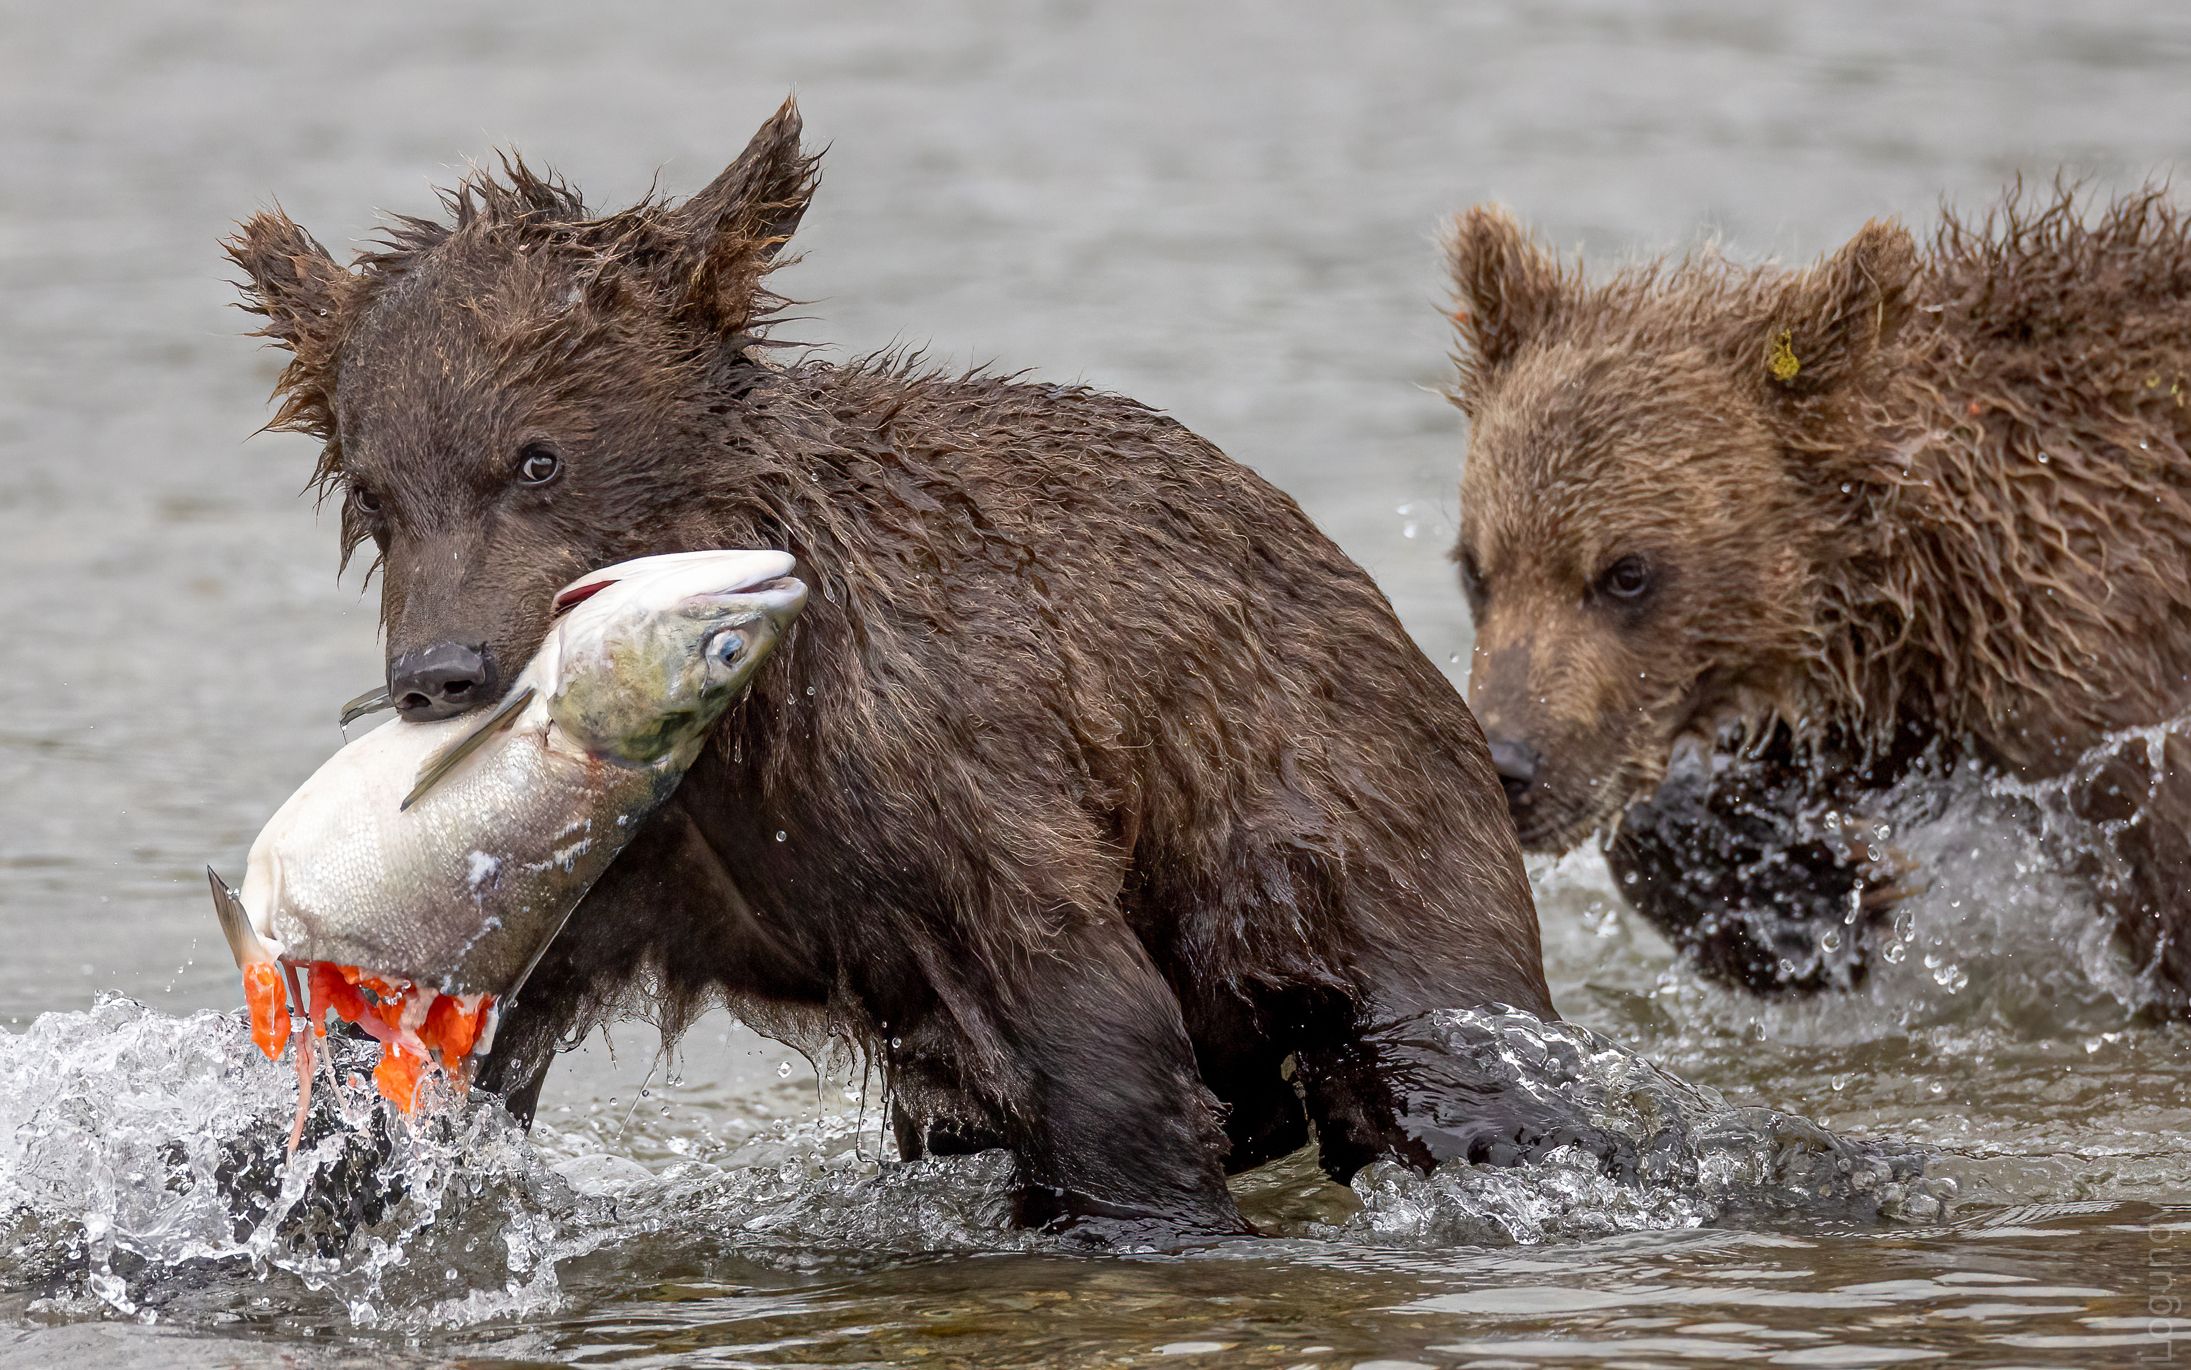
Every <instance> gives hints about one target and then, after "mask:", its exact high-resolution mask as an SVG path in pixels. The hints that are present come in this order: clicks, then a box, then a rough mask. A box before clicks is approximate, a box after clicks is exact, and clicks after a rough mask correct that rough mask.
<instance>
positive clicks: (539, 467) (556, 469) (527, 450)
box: [517, 442, 563, 485]
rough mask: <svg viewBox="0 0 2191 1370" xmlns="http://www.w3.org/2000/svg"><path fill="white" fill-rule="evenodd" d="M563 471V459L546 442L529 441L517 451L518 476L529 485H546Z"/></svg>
mask: <svg viewBox="0 0 2191 1370" xmlns="http://www.w3.org/2000/svg"><path fill="white" fill-rule="evenodd" d="M562 473H563V459H562V458H561V457H559V456H557V455H556V454H555V450H554V449H553V448H551V447H549V446H548V445H547V444H545V443H538V442H528V443H526V444H525V445H524V446H523V447H522V448H520V449H518V453H517V478H518V479H519V480H521V481H523V482H524V483H525V484H527V485H546V484H547V483H548V482H549V481H551V480H554V479H555V478H556V477H557V476H559V475H561V474H562Z"/></svg>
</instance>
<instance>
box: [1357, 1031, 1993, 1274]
mask: <svg viewBox="0 0 2191 1370" xmlns="http://www.w3.org/2000/svg"><path fill="white" fill-rule="evenodd" d="M1434 1018H1435V1032H1436V1033H1437V1035H1438V1037H1439V1038H1440V1039H1441V1040H1442V1045H1443V1046H1444V1048H1445V1049H1446V1050H1447V1051H1449V1052H1451V1053H1452V1054H1453V1055H1454V1056H1456V1057H1458V1058H1460V1059H1462V1060H1465V1061H1467V1062H1468V1063H1469V1064H1470V1066H1471V1068H1472V1069H1473V1071H1474V1072H1475V1073H1476V1075H1477V1076H1478V1077H1479V1078H1481V1079H1483V1080H1485V1081H1487V1082H1494V1083H1495V1084H1496V1085H1497V1086H1499V1087H1501V1088H1505V1089H1511V1090H1514V1091H1518V1092H1520V1093H1522V1094H1526V1095H1528V1096H1530V1097H1533V1098H1534V1099H1536V1100H1537V1101H1539V1102H1540V1103H1541V1104H1542V1105H1543V1106H1544V1108H1545V1109H1547V1110H1558V1111H1564V1112H1565V1113H1567V1114H1568V1115H1569V1116H1571V1117H1572V1118H1573V1119H1574V1120H1575V1122H1576V1124H1577V1129H1578V1130H1579V1131H1581V1132H1583V1133H1586V1134H1587V1135H1588V1140H1587V1142H1585V1143H1583V1144H1571V1145H1566V1146H1561V1147H1558V1148H1557V1149H1555V1150H1552V1151H1550V1152H1548V1153H1546V1154H1544V1155H1542V1156H1540V1157H1537V1158H1535V1159H1533V1160H1532V1161H1530V1162H1528V1163H1526V1164H1524V1165H1519V1166H1512V1167H1505V1168H1500V1167H1490V1166H1471V1165H1457V1164H1450V1163H1449V1164H1446V1165H1443V1166H1440V1167H1439V1168H1438V1169H1437V1170H1436V1171H1435V1172H1433V1173H1432V1174H1430V1175H1428V1176H1423V1175H1419V1174H1417V1173H1416V1172H1414V1171H1412V1170H1409V1169H1407V1168H1405V1167H1402V1166H1399V1165H1396V1164H1392V1163H1390V1162H1385V1163H1380V1164H1378V1165H1374V1166H1371V1167H1369V1168H1367V1169H1365V1170H1364V1171H1363V1172H1362V1173H1361V1174H1359V1175H1357V1176H1356V1177H1355V1178H1354V1182H1353V1188H1354V1191H1355V1193H1356V1195H1357V1196H1358V1197H1359V1198H1360V1199H1361V1202H1362V1211H1361V1213H1360V1214H1358V1215H1357V1216H1355V1217H1354V1218H1352V1219H1350V1220H1349V1221H1347V1222H1345V1223H1344V1224H1340V1225H1338V1226H1337V1227H1336V1228H1335V1229H1334V1231H1335V1233H1336V1235H1338V1236H1340V1237H1341V1238H1343V1239H1353V1240H1362V1241H1368V1242H1373V1243H1376V1244H1380V1245H1389V1244H1395V1243H1398V1244H1407V1245H1434V1246H1442V1245H1453V1244H1483V1243H1501V1244H1503V1243H1509V1242H1513V1243H1534V1242H1543V1241H1549V1240H1556V1239H1577V1238H1586V1237H1598V1236H1605V1235H1608V1234H1611V1233H1615V1232H1635V1231H1645V1230H1664V1229H1669V1228H1687V1227H1702V1226H1713V1225H1741V1226H1759V1225H1764V1226H1770V1225H1774V1224H1777V1223H1781V1222H1787V1221H1798V1222H1802V1223H1805V1224H1815V1223H1818V1222H1821V1221H1839V1222H1845V1223H1870V1222H1876V1221H1878V1220H1880V1219H1888V1220H1894V1221H1903V1222H1931V1221H1935V1220H1938V1219H1940V1218H1941V1217H1943V1216H1944V1215H1945V1214H1946V1212H1947V1210H1948V1207H1949V1206H1950V1205H1951V1204H1952V1203H1953V1201H1954V1199H1955V1195H1956V1189H1957V1184H1956V1181H1955V1180H1954V1179H1953V1178H1952V1177H1949V1176H1946V1175H1928V1174H1927V1173H1926V1170H1927V1160H1928V1158H1927V1157H1926V1156H1925V1155H1924V1154H1922V1153H1920V1152H1919V1151H1917V1150H1916V1149H1915V1148H1912V1147H1908V1146H1902V1145H1898V1144H1880V1143H1869V1142H1857V1141H1850V1140H1846V1139H1844V1138H1841V1137H1837V1136H1835V1135H1834V1134H1833V1133H1831V1132H1828V1131H1827V1130H1826V1129H1825V1128H1822V1127H1820V1126H1818V1125H1817V1124H1815V1123H1812V1122H1809V1121H1807V1120H1805V1119H1803V1118H1799V1117H1795V1116H1793V1115H1791V1114H1787V1113H1781V1112H1778V1111H1776V1110H1773V1109H1769V1108H1763V1107H1758V1106H1754V1105H1745V1106H1738V1105H1734V1104H1730V1103H1729V1102H1728V1101H1727V1100H1726V1098H1725V1097H1723V1096H1722V1095H1721V1094H1719V1092H1718V1091H1716V1090H1712V1089H1707V1088H1704V1087H1701V1086H1698V1085H1692V1084H1689V1083H1687V1082H1686V1081H1683V1080H1680V1079H1677V1078H1675V1077H1674V1076H1672V1075H1670V1074H1668V1073H1667V1072H1665V1071H1664V1070H1661V1069H1660V1068H1659V1067H1658V1066H1656V1065H1653V1064H1652V1063H1651V1062H1650V1061H1648V1060H1646V1059H1644V1058H1643V1057H1642V1056H1639V1055H1637V1054H1636V1053H1634V1052H1632V1051H1629V1050H1627V1049H1625V1048H1623V1047H1621V1046H1619V1045H1617V1044H1616V1043H1613V1042H1611V1041H1608V1040H1607V1039H1606V1038H1604V1037H1601V1036H1599V1035H1598V1034H1596V1033H1594V1032H1591V1031H1590V1030H1588V1029H1587V1028H1583V1027H1578V1026H1576V1025H1575V1024H1572V1023H1558V1022H1554V1023H1547V1022H1544V1021H1543V1020H1541V1019H1539V1018H1537V1017H1535V1016H1534V1015H1532V1014H1528V1013H1523V1012H1520V1011H1517V1010H1504V1011H1497V1010H1487V1011H1446V1012H1441V1013H1438V1014H1436V1015H1434Z"/></svg>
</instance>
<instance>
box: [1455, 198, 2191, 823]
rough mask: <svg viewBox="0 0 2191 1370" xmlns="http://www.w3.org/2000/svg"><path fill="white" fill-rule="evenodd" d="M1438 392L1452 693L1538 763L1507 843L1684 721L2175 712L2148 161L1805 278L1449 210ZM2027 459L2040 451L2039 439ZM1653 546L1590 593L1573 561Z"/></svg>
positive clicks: (2179, 628)
mask: <svg viewBox="0 0 2191 1370" xmlns="http://www.w3.org/2000/svg"><path fill="white" fill-rule="evenodd" d="M1448 251H1449V259H1450V261H1451V264H1452V267H1453V271H1454V282H1455V292H1456V296H1457V305H1458V307H1457V309H1456V312H1455V322H1456V325H1457V327H1458V329H1459V334H1460V342H1461V347H1460V352H1459V355H1458V357H1457V363H1458V366H1459V377H1460V384H1459V388H1458V391H1457V394H1456V400H1457V402H1458V403H1459V404H1460V406H1461V407H1462V409H1463V410H1464V411H1466V412H1467V414H1468V415H1469V418H1470V437H1469V454H1468V459H1467V465H1466V468H1465V471H1464V475H1463V479H1462V526H1463V531H1462V536H1461V539H1460V544H1459V546H1458V547H1457V548H1456V553H1455V554H1456V557H1457V559H1458V560H1460V562H1461V564H1462V568H1463V581H1464V584H1472V596H1473V597H1474V598H1475V599H1476V601H1477V610H1478V613H1477V619H1478V632H1479V635H1480V636H1479V640H1478V645H1477V652H1476V656H1475V660H1474V662H1473V665H1472V669H1471V680H1470V691H1471V700H1472V702H1473V703H1475V704H1476V705H1477V708H1478V712H1479V714H1480V715H1481V716H1482V717H1483V719H1484V723H1485V728H1486V731H1487V732H1488V733H1490V734H1491V736H1492V737H1493V738H1494V739H1498V738H1500V737H1502V736H1508V737H1516V738H1522V739H1526V740H1527V741H1528V742H1529V744H1530V745H1532V746H1534V747H1535V748H1536V749H1537V751H1538V752H1540V753H1541V754H1542V756H1543V770H1542V773H1541V775H1540V778H1539V782H1538V786H1537V789H1536V790H1535V791H1534V792H1533V795H1532V798H1534V799H1535V800H1536V801H1537V802H1536V803H1535V804H1534V811H1533V812H1532V805H1531V804H1530V803H1529V802H1528V801H1524V802H1523V803H1521V804H1519V805H1517V818H1518V819H1519V820H1520V821H1521V822H1522V826H1523V835H1524V839H1525V841H1526V842H1529V843H1531V844H1533V845H1539V846H1545V847H1552V848H1558V847H1564V846H1567V845H1570V844H1572V843H1573V842H1574V841H1575V840H1577V839H1579V838H1580V837H1582V836H1583V835H1584V834H1586V833H1587V832H1588V831H1590V830H1591V829H1592V828H1594V827H1597V826H1601V825H1602V824H1604V823H1605V822H1607V821H1609V820H1610V819H1611V818H1612V817H1613V816H1615V815H1616V814H1617V813H1618V812H1619V811H1620V809H1621V808H1622V807H1623V806H1624V805H1625V804H1626V803H1628V802H1629V801H1631V800H1634V799H1636V798H1639V797H1641V795H1642V794H1644V793H1647V792H1648V791H1649V789H1650V788H1651V787H1652V785H1653V784H1654V783H1655V781H1656V778H1657V776H1658V774H1659V773H1660V769H1661V768H1662V767H1663V765H1664V762H1665V759H1666V754H1667V750H1668V748H1669V747H1670V746H1671V745H1672V744H1673V742H1674V741H1675V740H1676V739H1677V737H1678V736H1679V735H1681V734H1682V733H1684V732H1704V733H1713V732H1715V731H1717V730H1718V729H1719V728H1720V727H1721V726H1722V725H1726V724H1734V725H1749V726H1756V725H1759V724H1762V723H1765V722H1767V721H1770V720H1772V719H1774V718H1779V719H1783V720H1786V721H1788V722H1791V723H1793V724H1795V725H1796V727H1797V728H1798V730H1799V732H1800V733H1801V734H1802V735H1803V736H1804V737H1806V738H1808V739H1810V740H1812V741H1813V742H1819V741H1822V740H1825V739H1828V738H1830V739H1832V740H1833V742H1834V744H1835V745H1836V746H1841V747H1847V748H1849V749H1851V750H1853V752H1854V753H1855V755H1856V757H1857V758H1858V759H1861V757H1862V756H1864V755H1865V754H1868V753H1870V752H1873V751H1876V750H1877V749H1878V748H1880V747H1881V746H1883V745H1884V744H1885V743H1886V741H1887V740H1888V739H1890V738H1894V737H1898V736H1902V737H1906V736H1907V735H1908V733H1907V730H1909V729H1912V728H1914V729H1917V730H1918V731H1920V732H1923V733H1926V734H1928V735H1932V736H1936V737H1938V738H1940V739H1942V740H1943V741H1944V742H1945V743H1947V744H1948V745H1950V746H1952V747H1954V748H1956V749H1959V750H1964V751H1969V752H1972V753H1975V754H1978V755H1981V756H1984V757H1988V758H1991V759H1994V760H1998V761H2000V762H2002V763H2004V764H2008V765H2011V766H2015V767H2019V768H2030V767H2040V768H2044V767H2050V766H2057V765H2059V764H2060V763H2061V762H2062V760H2063V759H2064V758H2065V757H2066V756H2072V755H2075V754H2076V753H2077V752H2078V751H2080V750H2081V749H2083V748H2085V747H2088V746H2090V745H2092V744H2093V742H2094V741H2095V740H2096V739H2097V738H2098V737H2099V736H2100V735H2101V734H2102V733H2104V732H2105V731H2107V730H2109V729H2112V728H2120V727H2124V726H2128V725H2130V724H2134V723H2140V722H2150V721H2153V720H2155V719H2157V718H2160V717H2165V716H2167V715H2168V714H2170V713H2171V712H2174V711H2177V710H2181V709H2182V708H2184V707H2185V706H2186V704H2187V703H2191V697H2187V694H2186V690H2185V686H2184V679H2185V675H2186V672H2191V460H2187V459H2186V456H2185V444H2186V442H2187V440H2191V407H2187V406H2186V405H2185V403H2184V396H2185V392H2186V390H2191V234H2187V229H2186V224H2185V220H2184V219H2183V217H2182V216H2181V215H2180V214H2179V212H2178V211H2177V210H2176V209H2175V207H2174V206H2173V205H2172V204H2171V203H2170V202H2169V200H2168V199H2167V198H2166V195H2165V193H2164V192H2162V191H2160V190H2156V189H2148V190H2146V191H2144V192H2141V193H2140V194H2137V195H2134V196H2131V197H2128V198H2126V199H2123V200H2121V201H2119V202H2117V203H2115V204H2114V205H2112V206H2109V207H2108V208H2106V209H2105V211H2104V212H2101V213H2099V214H2097V215H2096V216H2093V218H2092V219H2091V221H2090V222H2087V220H2086V218H2085V216H2084V215H2083V214H2082V213H2081V212H2080V209H2079V206H2078V204H2077V200H2076V196H2075V195H2074V194H2073V193H2072V191H2071V190H2069V189H2067V188H2064V187H2060V186H2057V187H2056V188H2055V190H2054V192H2053V193H2051V194H2049V195H2045V196H2042V197H2037V198H2036V199H2034V198H2033V197H2029V196H2026V195H2025V194H2024V193H2023V192H2022V190H2021V188H2020V187H2019V188H2017V189H2015V190H2012V191H2011V192H2010V193H2009V195H2008V196H2007V197H2006V198H2005V199H2004V200H2003V201H2002V202H2001V203H2000V204H1999V205H1998V206H1996V207H1995V208H1994V209H1992V210H1991V211H1989V212H1988V213H1987V214H1986V215H1985V216H1984V217H1983V218H1982V219H1980V220H1978V221H1976V222H1969V221H1965V220H1961V219H1958V218H1956V217H1955V216H1953V215H1948V216H1946V217H1945V218H1944V221H1943V224H1942V226H1941V228H1940V229H1939V230H1938V232H1937V233H1936V235H1935V236H1934V238H1933V240H1932V242H1931V243H1930V244H1929V245H1928V246H1927V247H1926V248H1925V249H1924V250H1922V251H1920V250H1919V248H1918V247H1917V245H1916V244H1915V243H1914V242H1913V241H1912V239H1911V238H1910V235H1909V234H1908V232H1907V231H1906V230H1904V229H1902V228H1901V227H1900V226H1898V225H1895V224H1891V223H1880V222H1875V223H1872V224H1869V225H1867V226H1866V227H1865V228H1864V230H1863V231H1862V232H1860V233H1859V234H1858V235H1857V236H1856V237H1855V238H1854V239H1852V240H1851V241H1850V242H1849V243H1848V244H1847V245H1845V246H1844V247H1842V248H1841V249H1840V250H1839V251H1837V252H1836V253H1834V254H1832V255H1831V256H1829V257H1827V258H1826V259H1825V260H1823V261H1822V262H1821V263H1819V264H1818V265H1816V266H1814V267H1812V268H1809V269H1807V270H1801V271H1789V270H1785V269H1780V268H1773V267H1751V266H1741V265H1736V264H1733V263H1730V262H1727V261H1726V260H1724V259H1722V258H1720V257H1719V256H1717V255H1716V254H1714V253H1708V252H1707V253H1700V254H1697V255H1694V256H1691V257H1689V258H1687V259H1684V260H1681V261H1678V262H1673V263H1666V262H1653V263H1649V264H1645V265H1642V266H1638V267H1633V268H1630V269H1627V270H1624V271H1621V272H1618V273H1616V274H1615V275H1613V276H1612V277H1611V278H1609V279H1607V280H1605V281H1603V282H1600V283H1596V284H1591V283H1588V282H1586V281H1585V280H1584V278H1583V276H1582V272H1581V268H1580V265H1579V263H1578V264H1577V265H1575V266H1573V267H1563V266H1562V265H1561V264H1560V263H1559V262H1557V261H1556V260H1555V259H1554V258H1552V257H1551V256H1549V255H1548V254H1547V253H1545V252H1544V251H1543V250H1542V249H1540V248H1539V247H1537V246H1536V244H1534V243H1533V242H1532V241H1531V240H1530V239H1529V237H1528V235H1527V234H1526V233H1525V232H1524V231H1523V230H1522V229H1521V228H1520V226H1519V225H1518V224H1516V223H1515V221H1514V220H1512V219H1511V218H1509V217H1508V216H1507V215H1505V214H1504V212H1502V211H1499V210H1496V209H1488V208H1479V209H1476V210H1473V211H1471V212H1469V213H1468V214H1466V215H1463V216H1462V217H1461V218H1460V219H1458V220H1457V221H1456V222H1455V224H1454V226H1453V230H1452V234H1451V236H1450V239H1449V243H1448ZM2042 454H2043V456H2042ZM1629 555H1637V556H1642V557H1644V558H1645V559H1646V560H1648V561H1650V562H1651V563H1652V571H1653V577H1652V587H1651V590H1650V592H1649V593H1648V594H1647V595H1646V596H1645V597H1644V598H1643V599H1642V600H1641V601H1640V602H1636V603H1625V602H1624V603H1623V604H1621V605H1620V606H1619V608H1618V611H1617V612H1609V611H1608V610H1607V605H1606V602H1605V597H1603V596H1593V593H1592V587H1593V585H1594V584H1595V582H1594V581H1593V579H1592V577H1594V576H1598V575H1600V574H1602V573H1603V572H1604V570H1605V569H1606V567H1607V566H1608V564H1609V563H1610V562H1611V561H1612V560H1616V559H1618V558H1620V557H1623V556H1629Z"/></svg>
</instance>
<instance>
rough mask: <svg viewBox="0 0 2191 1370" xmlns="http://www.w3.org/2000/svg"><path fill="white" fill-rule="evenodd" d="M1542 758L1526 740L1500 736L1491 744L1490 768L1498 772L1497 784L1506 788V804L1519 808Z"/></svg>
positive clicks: (1534, 777)
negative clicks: (1519, 740)
mask: <svg viewBox="0 0 2191 1370" xmlns="http://www.w3.org/2000/svg"><path fill="white" fill-rule="evenodd" d="M1543 764H1544V758H1543V757H1542V756H1540V755H1538V753H1537V749H1536V748H1535V747H1532V746H1530V745H1529V744H1528V743H1526V742H1516V741H1514V740H1513V739H1512V738H1506V737H1502V738H1499V739H1497V740H1496V741H1494V742H1492V744H1491V768H1492V769H1493V770H1495V771H1497V772H1498V773H1499V784H1500V785H1501V786H1503V787H1504V788H1505V790H1506V806H1507V807H1508V808H1510V809H1512V808H1519V807H1520V806H1521V802H1522V800H1523V799H1525V798H1526V797H1528V794H1529V787H1530V786H1532V785H1534V784H1536V783H1537V769H1538V767H1539V766H1541V765H1543Z"/></svg>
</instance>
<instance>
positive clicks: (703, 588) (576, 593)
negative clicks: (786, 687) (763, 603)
mask: <svg viewBox="0 0 2191 1370" xmlns="http://www.w3.org/2000/svg"><path fill="white" fill-rule="evenodd" d="M796 565H797V562H796V561H795V560H794V558H793V557H792V556H791V554H790V553H789V552H770V551H716V552H665V553H663V554H661V555H659V556H651V557H637V558H634V559H633V560H631V561H620V562H617V563H616V564H615V565H613V566H604V567H602V568H600V569H599V570H597V571H588V572H587V573H586V574H585V575H582V576H580V577H579V578H578V579H576V580H574V581H572V582H571V583H570V584H568V585H566V586H564V587H563V588H562V589H561V590H558V591H557V592H556V596H555V603H554V608H553V615H554V616H555V617H557V618H560V617H562V616H563V615H564V614H567V613H569V612H570V611H571V610H573V609H575V608H577V607H578V606H579V605H581V604H583V603H585V602H586V601H587V600H589V599H592V598H593V597H594V596H595V595H597V594H600V593H601V592H602V591H603V590H606V589H608V588H609V587H610V586H612V585H622V584H627V583H631V584H636V583H641V582H643V583H644V584H645V585H646V588H647V591H648V593H649V594H650V595H653V594H655V593H657V592H659V594H660V596H661V597H662V598H664V599H669V598H673V597H677V596H680V595H689V596H693V597H710V598H713V597H721V596H728V595H738V594H756V593H761V594H765V593H766V591H767V589H768V587H769V586H770V585H771V584H772V583H775V582H779V581H785V580H789V579H790V578H791V572H792V568H793V567H794V566H796ZM792 583H793V584H797V582H796V581H793V582H792ZM799 594H800V603H804V602H805V598H804V597H805V587H804V586H800V589H799ZM792 612H793V613H796V612H797V610H796V609H795V608H794V609H793V610H792Z"/></svg>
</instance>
